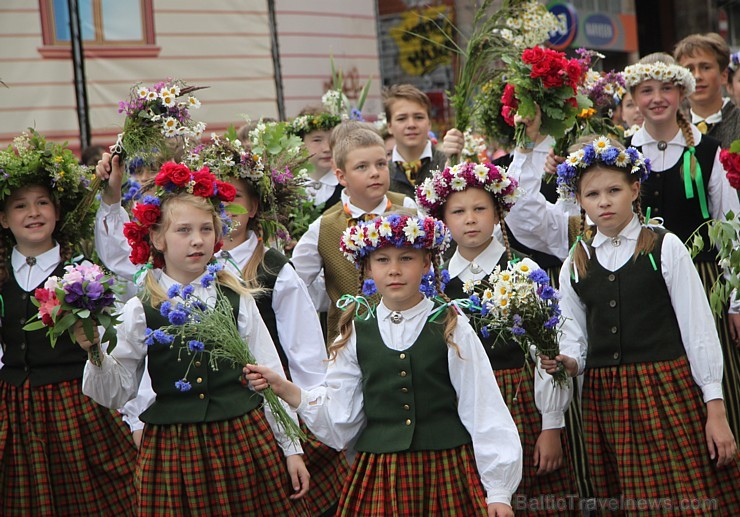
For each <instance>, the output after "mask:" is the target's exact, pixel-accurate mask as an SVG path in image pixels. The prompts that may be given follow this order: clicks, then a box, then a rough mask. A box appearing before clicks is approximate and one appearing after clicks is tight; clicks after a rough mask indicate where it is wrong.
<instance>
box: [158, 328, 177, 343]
mask: <svg viewBox="0 0 740 517" xmlns="http://www.w3.org/2000/svg"><path fill="white" fill-rule="evenodd" d="M153 336H154V340H155V341H156V342H157V343H162V344H163V345H169V344H170V343H172V342H173V341H174V340H175V336H170V335H169V334H167V333H166V332H165V331H163V330H160V329H157V330H155V331H154V333H153Z"/></svg>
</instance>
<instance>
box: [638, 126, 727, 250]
mask: <svg viewBox="0 0 740 517" xmlns="http://www.w3.org/2000/svg"><path fill="white" fill-rule="evenodd" d="M629 144H630V142H629V141H628V142H627V145H629ZM718 148H719V141H717V140H715V139H714V138H711V137H708V136H703V137H702V139H701V142H699V145H697V146H696V161H697V162H698V165H700V166H701V174H702V179H703V182H702V183H703V184H704V192H705V194H706V196H707V201H708V197H709V178H710V177H711V175H712V168H713V166H714V157H715V156H716V154H717V149H718ZM637 149H638V150H641V148H640V147H638V148H637ZM692 189H693V191H694V197H693V198H692V199H686V190H685V187H684V173H683V157H681V158H680V159H679V160H678V162H676V164H675V165H674V166H673V167H671V168H670V169H667V170H665V171H660V172H657V171H653V172H652V173H651V174H650V177H648V179H647V180H646V181H644V182H643V183H642V187H641V189H640V193H641V196H642V197H641V200H640V201H641V204H642V209H643V211H645V210H647V208H648V207H650V208H651V215H652V216H654V217H662V218H663V220H664V222H665V227H666V229H668V230H670V231H671V232H673V233H675V234H676V235H677V236H678V238H679V239H681V242H686V241H687V240H688V238H689V237H690V236H691V234H692V233H694V230H696V229H697V228H699V226H701V225H702V223H704V222H705V221H707V219H704V216H703V215H702V213H701V207H700V204H699V194H698V192H696V185H695V184H694V181H693V180H692ZM710 217H711V214H710ZM699 233H700V234H701V236H702V238H703V239H704V249H703V250H702V251H701V252H700V253H699V254H698V255H697V256H696V257H694V261H695V262H714V261H715V260H716V256H717V255H716V253H715V251H714V250H713V248H712V245H711V243H710V241H709V229H708V228H707V227H706V226H703V227H702V229H701V230H699Z"/></svg>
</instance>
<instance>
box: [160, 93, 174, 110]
mask: <svg viewBox="0 0 740 517" xmlns="http://www.w3.org/2000/svg"><path fill="white" fill-rule="evenodd" d="M162 104H164V105H165V106H167V107H168V108H172V107H173V106H174V105H175V104H177V100H176V99H175V96H174V95H170V94H169V92H165V91H163V92H162Z"/></svg>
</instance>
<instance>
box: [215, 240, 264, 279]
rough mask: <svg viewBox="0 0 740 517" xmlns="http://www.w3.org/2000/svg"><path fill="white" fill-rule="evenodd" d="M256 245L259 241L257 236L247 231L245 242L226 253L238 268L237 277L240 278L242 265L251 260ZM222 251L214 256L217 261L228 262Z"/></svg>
mask: <svg viewBox="0 0 740 517" xmlns="http://www.w3.org/2000/svg"><path fill="white" fill-rule="evenodd" d="M258 244H259V239H258V238H257V234H256V233H254V232H253V231H249V232H247V240H245V241H244V242H242V243H241V244H239V245H238V246H235V247H234V248H232V249H230V250H228V252H227V253H228V254H229V255H231V259H232V260H233V261H234V262H235V263H236V265H237V266H238V267H239V270H240V271H239V276H241V268H243V267H244V265H245V264H246V263H247V262H248V261H249V259H250V258H252V255H254V251H255V250H256V249H257V245H258ZM223 251H226V250H223ZM223 251H219V252H218V253H217V254H216V256H217V257H219V259H222V260H225V261H227V262H228V260H227V259H226V257H227V256H228V255H226V254H225V253H223ZM232 266H233V265H232Z"/></svg>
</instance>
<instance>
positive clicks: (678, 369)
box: [583, 356, 740, 515]
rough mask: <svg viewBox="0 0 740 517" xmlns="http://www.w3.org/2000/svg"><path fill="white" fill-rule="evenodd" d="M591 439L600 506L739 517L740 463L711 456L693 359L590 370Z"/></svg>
mask: <svg viewBox="0 0 740 517" xmlns="http://www.w3.org/2000/svg"><path fill="white" fill-rule="evenodd" d="M583 423H584V435H585V436H584V438H585V441H586V447H587V448H588V460H589V470H590V473H591V476H592V481H593V485H594V490H595V495H596V497H597V502H598V501H599V500H601V501H606V500H611V501H614V500H615V499H616V500H620V498H621V502H619V504H618V508H621V509H622V510H623V511H625V513H632V511H635V512H637V511H639V510H640V505H652V506H650V508H652V509H653V510H658V509H659V511H656V513H660V512H662V513H661V515H706V514H709V513H712V514H719V515H740V490H739V489H738V486H740V485H738V482H739V480H740V464H738V462H735V463H733V464H732V465H730V466H726V467H724V468H721V469H718V468H716V467H715V466H714V465H713V464H712V461H711V459H710V457H709V452H708V451H707V445H706V438H705V430H704V426H705V423H706V407H705V405H704V403H703V401H702V395H701V390H700V389H699V387H698V386H697V385H696V383H695V382H694V380H693V378H692V377H691V369H690V367H689V362H688V360H687V358H686V356H682V357H680V358H678V359H675V360H673V361H660V362H655V363H637V364H627V365H622V366H611V367H604V368H594V369H587V370H586V372H585V377H584V386H583Z"/></svg>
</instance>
